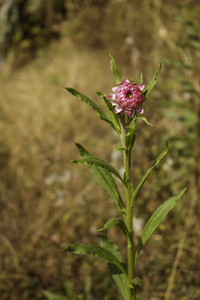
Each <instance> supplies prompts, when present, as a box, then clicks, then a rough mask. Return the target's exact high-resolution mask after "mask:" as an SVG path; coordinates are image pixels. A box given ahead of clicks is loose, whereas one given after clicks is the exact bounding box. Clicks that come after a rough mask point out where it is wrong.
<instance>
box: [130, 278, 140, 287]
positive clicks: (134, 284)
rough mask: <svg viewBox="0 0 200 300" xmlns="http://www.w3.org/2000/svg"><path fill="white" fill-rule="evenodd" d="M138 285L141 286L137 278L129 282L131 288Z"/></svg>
mask: <svg viewBox="0 0 200 300" xmlns="http://www.w3.org/2000/svg"><path fill="white" fill-rule="evenodd" d="M138 285H142V280H141V279H140V278H138V277H135V278H134V279H133V280H132V281H131V287H132V288H135V287H136V286H138Z"/></svg>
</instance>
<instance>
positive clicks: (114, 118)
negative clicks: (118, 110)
mask: <svg viewBox="0 0 200 300" xmlns="http://www.w3.org/2000/svg"><path fill="white" fill-rule="evenodd" d="M95 93H96V94H97V95H98V96H100V97H102V98H103V100H104V102H105V105H106V108H107V110H108V113H109V115H110V117H111V119H112V122H113V124H114V126H115V128H114V129H115V131H116V132H117V134H118V135H120V134H121V130H120V124H119V120H118V116H117V115H116V114H114V113H113V106H112V104H111V103H110V101H109V100H108V98H107V97H106V96H105V95H104V94H102V93H101V92H99V91H96V92H95Z"/></svg>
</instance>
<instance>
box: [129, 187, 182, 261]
mask: <svg viewBox="0 0 200 300" xmlns="http://www.w3.org/2000/svg"><path fill="white" fill-rule="evenodd" d="M186 189H187V188H185V189H183V190H182V191H181V192H180V193H179V194H178V195H175V196H173V197H170V198H169V199H168V200H166V201H165V202H164V203H163V204H161V205H160V206H159V207H158V208H157V210H156V211H155V212H154V213H153V215H152V216H151V217H150V219H149V221H148V222H147V223H146V225H145V227H144V229H143V231H142V234H141V237H140V239H139V242H138V245H137V248H136V253H135V263H136V261H137V258H138V255H139V253H140V251H141V250H142V248H143V247H144V245H145V244H146V242H147V241H148V239H149V238H150V236H151V235H152V233H153V232H154V230H155V229H156V228H157V227H158V226H159V224H160V223H161V221H162V220H163V219H164V218H165V217H166V215H167V214H168V213H169V212H170V210H172V208H174V206H175V205H176V204H177V203H178V201H179V199H180V198H181V197H182V195H183V194H184V192H185V191H186Z"/></svg>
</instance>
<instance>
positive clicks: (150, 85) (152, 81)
mask: <svg viewBox="0 0 200 300" xmlns="http://www.w3.org/2000/svg"><path fill="white" fill-rule="evenodd" d="M160 69H161V64H160V65H159V67H158V69H157V71H156V72H155V74H154V77H153V78H152V79H151V80H150V81H149V83H148V84H147V86H146V88H145V90H144V92H143V94H144V96H145V97H146V98H147V96H148V95H149V93H150V92H151V90H152V88H153V87H154V85H155V84H156V81H157V74H158V72H159V71H160Z"/></svg>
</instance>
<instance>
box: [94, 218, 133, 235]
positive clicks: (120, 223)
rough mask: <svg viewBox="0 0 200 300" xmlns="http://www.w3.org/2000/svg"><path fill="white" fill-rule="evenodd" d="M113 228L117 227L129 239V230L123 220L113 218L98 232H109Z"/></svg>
mask: <svg viewBox="0 0 200 300" xmlns="http://www.w3.org/2000/svg"><path fill="white" fill-rule="evenodd" d="M113 226H117V227H118V228H119V229H120V230H121V231H122V232H123V234H124V236H125V237H126V239H127V240H128V239H129V233H128V229H127V227H126V224H125V223H124V221H123V220H121V219H119V218H112V219H110V220H109V221H108V222H107V223H106V224H105V225H104V226H103V227H102V228H100V229H99V230H97V231H98V232H101V231H103V230H107V229H109V228H111V227H113Z"/></svg>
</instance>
